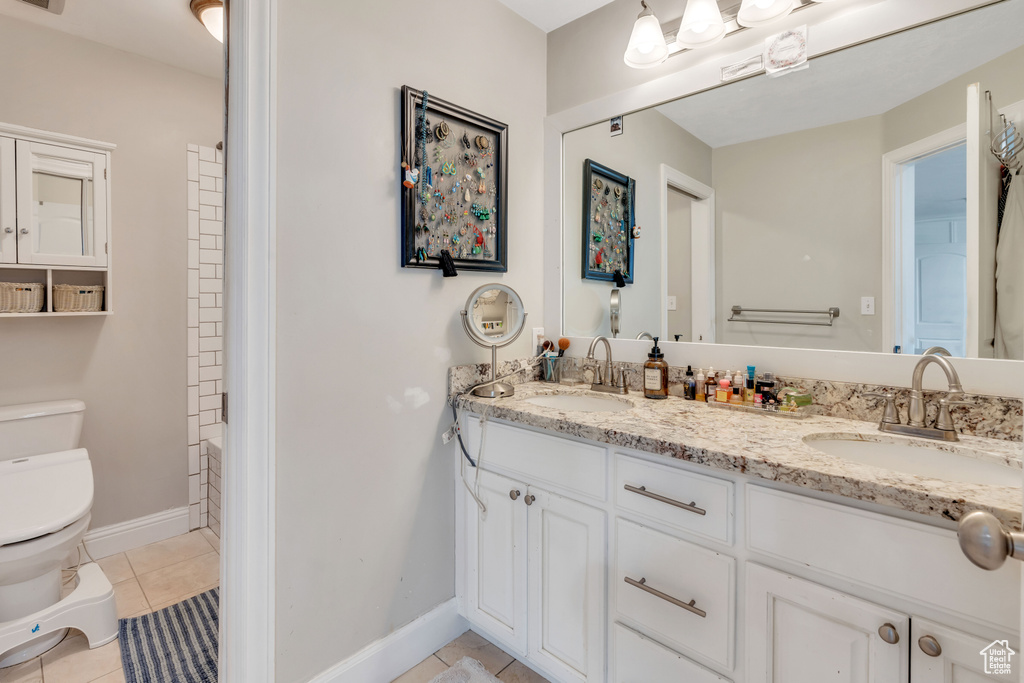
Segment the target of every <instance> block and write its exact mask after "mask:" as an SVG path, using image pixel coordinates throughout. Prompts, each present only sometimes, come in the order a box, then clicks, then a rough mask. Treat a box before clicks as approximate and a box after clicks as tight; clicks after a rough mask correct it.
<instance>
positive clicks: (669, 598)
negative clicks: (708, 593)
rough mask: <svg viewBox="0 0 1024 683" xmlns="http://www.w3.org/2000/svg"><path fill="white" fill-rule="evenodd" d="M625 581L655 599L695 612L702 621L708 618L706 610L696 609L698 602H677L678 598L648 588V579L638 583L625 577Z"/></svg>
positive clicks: (641, 579) (642, 579)
mask: <svg viewBox="0 0 1024 683" xmlns="http://www.w3.org/2000/svg"><path fill="white" fill-rule="evenodd" d="M625 579H626V583H628V584H629V585H630V586H636V587H637V588H639V589H640V590H642V591H647V592H648V593H650V594H651V595H653V596H655V597H659V598H661V599H662V600H665V601H666V602H671V603H672V604H673V605H675V606H676V607H682V608H683V609H684V610H686V611H687V612H693V613H694V614H696V615H697V616H698V617H700V618H701V619H703V618H704V617H706V616H707V615H708V613H707V612H705V611H704V610H702V609H700V608H699V607H694V605H696V604H697V601H696V600H690V602H683V601H682V600H677V599H676V598H673V597H672V596H671V595H666V594H665V593H662V592H661V591H660V590H657V589H655V588H651V587H650V586H648V585H647V579H645V578H643V577H641V578H640V580H639V581H637V580H636V579H631V578H629V577H628V576H627V577H625Z"/></svg>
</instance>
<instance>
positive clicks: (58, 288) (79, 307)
mask: <svg viewBox="0 0 1024 683" xmlns="http://www.w3.org/2000/svg"><path fill="white" fill-rule="evenodd" d="M53 310H54V311H55V312H57V313H91V312H94V311H101V310H103V285H54V286H53Z"/></svg>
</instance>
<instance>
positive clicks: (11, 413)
mask: <svg viewBox="0 0 1024 683" xmlns="http://www.w3.org/2000/svg"><path fill="white" fill-rule="evenodd" d="M84 417H85V403H84V402H82V401H79V400H77V399H65V400H62V401H46V402H44V403H22V404H19V405H13V406H0V461H2V460H13V459H15V458H23V457H25V456H29V455H39V454H41V453H56V452H58V451H68V450H71V449H73V448H78V438H79V437H80V436H81V435H82V420H83V419H84Z"/></svg>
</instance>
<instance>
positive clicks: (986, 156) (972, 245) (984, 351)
mask: <svg viewBox="0 0 1024 683" xmlns="http://www.w3.org/2000/svg"><path fill="white" fill-rule="evenodd" d="M997 132H998V131H997ZM989 146H990V142H989V112H988V103H987V102H986V98H985V91H984V89H983V88H982V87H981V84H980V83H974V84H972V85H969V86H967V357H968V358H992V357H993V355H994V353H995V349H994V347H993V340H994V339H995V322H996V321H995V317H996V220H997V217H998V201H999V162H998V161H997V160H996V158H995V157H994V156H993V155H992V153H991V152H990V151H989Z"/></svg>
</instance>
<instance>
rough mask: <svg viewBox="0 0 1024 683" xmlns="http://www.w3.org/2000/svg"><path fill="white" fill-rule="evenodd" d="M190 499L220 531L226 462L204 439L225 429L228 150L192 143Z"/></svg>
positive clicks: (192, 521)
mask: <svg viewBox="0 0 1024 683" xmlns="http://www.w3.org/2000/svg"><path fill="white" fill-rule="evenodd" d="M186 154H187V159H188V477H189V478H188V496H189V499H188V502H189V508H188V512H189V528H191V529H199V528H202V527H205V526H209V527H210V528H211V529H212V530H213V531H214V533H216V534H217V535H218V536H220V461H219V460H218V461H217V462H216V463H214V462H211V458H210V456H209V455H208V454H207V453H206V452H205V448H202V446H201V444H202V442H203V440H205V439H209V438H210V437H214V436H220V434H221V392H223V391H224V386H223V381H222V379H221V377H222V367H223V360H224V354H223V350H224V322H223V320H224V316H223V312H224V308H223V306H224V300H223V297H224V294H223V291H224V153H223V152H222V151H221V150H218V149H214V148H213V147H203V146H200V145H189V146H188V150H187V152H186Z"/></svg>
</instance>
